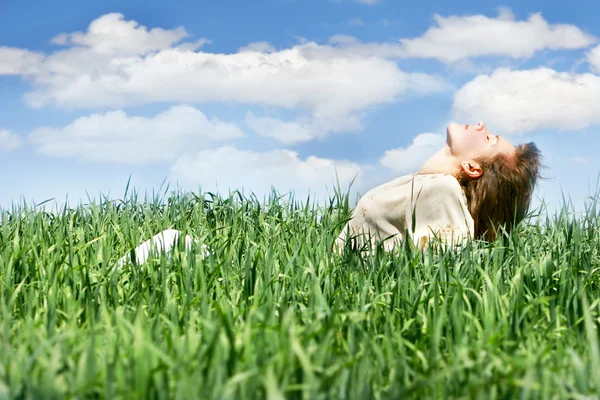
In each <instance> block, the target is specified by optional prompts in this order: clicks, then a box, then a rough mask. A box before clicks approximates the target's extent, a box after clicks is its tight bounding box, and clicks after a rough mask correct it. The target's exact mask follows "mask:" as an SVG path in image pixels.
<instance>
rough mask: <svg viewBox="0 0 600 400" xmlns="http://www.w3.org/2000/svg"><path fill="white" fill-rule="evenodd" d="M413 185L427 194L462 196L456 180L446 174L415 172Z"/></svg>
mask: <svg viewBox="0 0 600 400" xmlns="http://www.w3.org/2000/svg"><path fill="white" fill-rule="evenodd" d="M414 177H415V179H414V185H415V187H417V188H418V190H419V191H420V192H421V194H424V195H427V196H439V197H442V196H448V195H456V196H462V189H461V186H460V183H458V180H457V179H456V178H455V177H454V176H452V175H447V174H415V175H414Z"/></svg>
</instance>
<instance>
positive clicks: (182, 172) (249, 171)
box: [170, 146, 366, 199]
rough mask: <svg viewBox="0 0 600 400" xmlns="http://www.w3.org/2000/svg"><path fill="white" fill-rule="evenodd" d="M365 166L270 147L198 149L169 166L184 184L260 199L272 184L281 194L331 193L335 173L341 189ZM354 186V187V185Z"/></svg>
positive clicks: (174, 177) (300, 196)
mask: <svg viewBox="0 0 600 400" xmlns="http://www.w3.org/2000/svg"><path fill="white" fill-rule="evenodd" d="M365 169H366V168H365V167H364V166H361V165H359V164H356V163H352V162H349V161H335V160H329V159H323V158H318V157H313V156H311V157H308V158H306V159H304V160H302V159H301V158H300V157H299V156H298V154H297V153H296V152H293V151H289V150H273V151H268V152H263V153H260V152H254V151H245V150H239V149H236V148H234V147H230V146H227V147H221V148H218V149H212V150H201V151H200V152H198V153H197V154H196V155H194V156H191V155H184V156H182V157H181V158H179V159H178V160H177V161H176V162H175V164H174V165H173V166H172V168H171V176H170V178H171V180H174V181H179V182H180V183H183V184H186V185H194V186H196V187H197V186H198V185H200V186H201V187H202V191H209V190H210V191H213V190H217V189H218V190H219V191H220V192H221V193H225V194H226V193H227V192H228V191H229V190H236V189H237V190H242V189H243V191H244V192H245V193H247V194H249V193H250V192H253V193H255V194H256V195H257V196H258V197H259V198H261V196H262V195H264V194H268V193H270V190H271V187H274V188H275V189H277V190H278V191H279V192H280V193H281V194H283V193H286V192H288V191H290V190H293V191H294V192H295V194H296V196H297V198H300V199H302V198H303V197H304V196H306V194H308V193H309V192H310V193H313V194H314V193H316V194H317V196H319V197H320V198H321V199H323V198H326V196H327V191H326V188H328V189H329V194H333V188H334V187H335V186H336V185H337V184H336V178H335V177H336V172H337V176H338V179H339V183H340V187H341V188H342V190H344V191H345V190H347V189H348V186H349V184H350V182H351V181H352V180H353V179H355V177H357V176H358V178H357V181H356V182H359V181H360V177H361V176H362V174H363V173H364V171H365ZM353 187H354V186H353Z"/></svg>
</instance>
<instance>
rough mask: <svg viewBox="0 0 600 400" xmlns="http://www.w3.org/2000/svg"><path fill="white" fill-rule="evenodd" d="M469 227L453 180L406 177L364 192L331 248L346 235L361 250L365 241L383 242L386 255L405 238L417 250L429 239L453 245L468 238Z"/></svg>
mask: <svg viewBox="0 0 600 400" xmlns="http://www.w3.org/2000/svg"><path fill="white" fill-rule="evenodd" d="M413 216H414V219H413ZM474 226H475V224H474V221H473V218H472V216H471V214H470V213H469V209H468V207H467V199H466V197H465V194H464V191H463V189H462V187H461V186H460V184H459V183H458V181H457V180H456V178H455V177H453V176H451V175H445V174H410V175H406V176H402V177H400V178H397V179H394V180H393V181H391V182H388V183H385V184H383V185H381V186H378V187H376V188H374V189H372V190H370V191H369V192H367V193H366V194H365V195H364V196H363V197H362V198H361V199H360V201H359V202H358V204H357V205H356V208H355V209H354V211H353V212H352V218H351V220H350V221H348V223H347V224H346V226H345V227H344V229H343V230H342V232H341V233H340V235H339V237H338V238H337V240H336V247H337V250H338V251H341V250H342V249H343V248H344V244H345V242H346V241H347V240H348V238H349V237H350V238H351V239H352V240H353V241H354V244H355V245H358V248H361V247H362V246H363V245H364V244H365V241H366V240H367V239H369V238H371V244H372V246H371V248H374V247H375V244H376V242H380V241H383V245H384V249H385V250H386V251H390V250H392V249H393V248H394V247H395V245H396V244H397V243H400V242H402V241H403V240H405V239H406V234H408V236H409V237H410V238H411V239H412V241H413V242H414V243H415V244H416V245H417V246H418V247H419V248H421V249H423V248H425V247H427V245H428V243H429V242H430V241H431V240H432V239H433V238H434V237H435V236H437V237H439V239H440V240H441V242H442V243H444V244H450V245H454V244H459V243H461V242H463V241H464V240H466V239H469V238H472V237H473V236H474V230H475V228H474ZM348 235H350V236H348ZM367 250H368V249H367Z"/></svg>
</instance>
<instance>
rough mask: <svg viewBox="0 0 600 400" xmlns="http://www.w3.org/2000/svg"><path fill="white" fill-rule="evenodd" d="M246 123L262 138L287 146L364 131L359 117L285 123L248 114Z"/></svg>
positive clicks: (303, 119) (301, 118) (310, 119)
mask: <svg viewBox="0 0 600 400" xmlns="http://www.w3.org/2000/svg"><path fill="white" fill-rule="evenodd" d="M245 123H246V125H247V126H248V127H250V129H252V130H253V131H254V132H256V133H258V134H259V135H261V136H264V137H269V138H271V139H274V140H277V141H278V142H280V143H283V144H286V145H292V144H296V143H301V142H307V141H309V140H313V139H317V138H323V137H325V136H327V135H328V134H329V133H331V132H344V133H348V132H358V131H360V130H362V129H363V125H362V123H361V122H360V118H359V117H358V116H357V115H344V114H341V115H337V116H336V115H327V116H326V117H323V118H320V117H318V116H317V117H314V118H306V117H299V118H296V119H295V120H293V121H283V120H280V119H277V118H272V117H257V116H256V115H254V113H251V112H249V113H247V114H246V119H245Z"/></svg>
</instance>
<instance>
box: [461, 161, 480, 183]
mask: <svg viewBox="0 0 600 400" xmlns="http://www.w3.org/2000/svg"><path fill="white" fill-rule="evenodd" d="M460 167H461V168H462V169H463V171H465V173H466V174H467V175H468V176H469V177H470V178H473V179H477V178H479V177H480V176H481V174H483V170H482V169H481V165H479V163H478V162H477V161H474V160H471V161H463V162H461V163H460Z"/></svg>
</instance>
